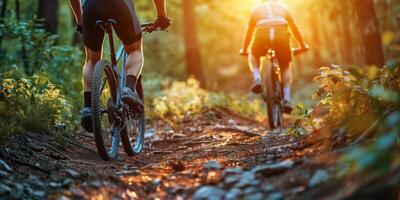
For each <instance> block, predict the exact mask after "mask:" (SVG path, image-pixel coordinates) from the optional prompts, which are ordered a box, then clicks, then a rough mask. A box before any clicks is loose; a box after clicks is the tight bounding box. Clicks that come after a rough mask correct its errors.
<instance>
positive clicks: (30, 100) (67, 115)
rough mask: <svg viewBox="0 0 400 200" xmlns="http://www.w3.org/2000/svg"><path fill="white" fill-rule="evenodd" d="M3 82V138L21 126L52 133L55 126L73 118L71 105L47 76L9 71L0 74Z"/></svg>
mask: <svg viewBox="0 0 400 200" xmlns="http://www.w3.org/2000/svg"><path fill="white" fill-rule="evenodd" d="M0 83H1V84H0V130H1V132H0V137H1V138H5V137H7V136H8V135H10V134H12V133H15V132H18V131H20V129H21V128H22V129H26V130H29V131H34V132H37V133H50V130H51V129H52V127H54V126H56V125H63V124H64V123H68V122H70V121H72V112H71V105H70V104H69V103H68V102H67V101H66V100H65V97H64V96H63V95H62V94H61V93H60V90H59V89H57V87H56V86H55V85H54V84H52V83H51V82H50V81H49V79H48V78H47V77H46V76H44V75H41V74H36V75H34V76H32V77H31V78H21V77H18V76H16V75H15V74H13V73H12V72H8V73H4V74H0ZM68 127H71V125H70V124H68V125H67V129H68Z"/></svg>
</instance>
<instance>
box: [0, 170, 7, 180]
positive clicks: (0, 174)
mask: <svg viewBox="0 0 400 200" xmlns="http://www.w3.org/2000/svg"><path fill="white" fill-rule="evenodd" d="M7 177H8V173H7V172H6V171H3V170H0V179H3V178H7Z"/></svg>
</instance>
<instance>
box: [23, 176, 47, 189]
mask: <svg viewBox="0 0 400 200" xmlns="http://www.w3.org/2000/svg"><path fill="white" fill-rule="evenodd" d="M27 182H28V183H29V184H31V185H32V186H33V188H36V189H44V188H46V183H45V182H43V181H42V180H41V179H40V178H39V177H37V176H34V175H29V177H28V180H27Z"/></svg>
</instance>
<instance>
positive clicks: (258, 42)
mask: <svg viewBox="0 0 400 200" xmlns="http://www.w3.org/2000/svg"><path fill="white" fill-rule="evenodd" d="M270 34H271V31H270V28H256V31H255V35H254V40H253V44H252V48H251V53H252V54H253V55H254V56H255V57H256V58H258V59H259V58H260V57H263V56H266V55H267V53H268V49H270V48H273V49H274V50H275V52H276V57H277V59H278V62H279V64H280V65H281V66H288V64H289V63H290V62H291V61H292V50H291V48H290V33H289V30H288V29H287V28H286V27H278V28H274V33H273V34H274V40H271V38H270Z"/></svg>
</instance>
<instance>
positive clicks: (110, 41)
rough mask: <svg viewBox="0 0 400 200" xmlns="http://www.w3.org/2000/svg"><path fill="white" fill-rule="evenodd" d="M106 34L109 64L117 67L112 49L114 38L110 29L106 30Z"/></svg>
mask: <svg viewBox="0 0 400 200" xmlns="http://www.w3.org/2000/svg"><path fill="white" fill-rule="evenodd" d="M107 34H108V39H109V43H110V52H111V55H110V56H111V63H112V65H113V66H115V65H117V59H116V55H115V49H114V36H113V32H112V28H111V29H108V30H107Z"/></svg>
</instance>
